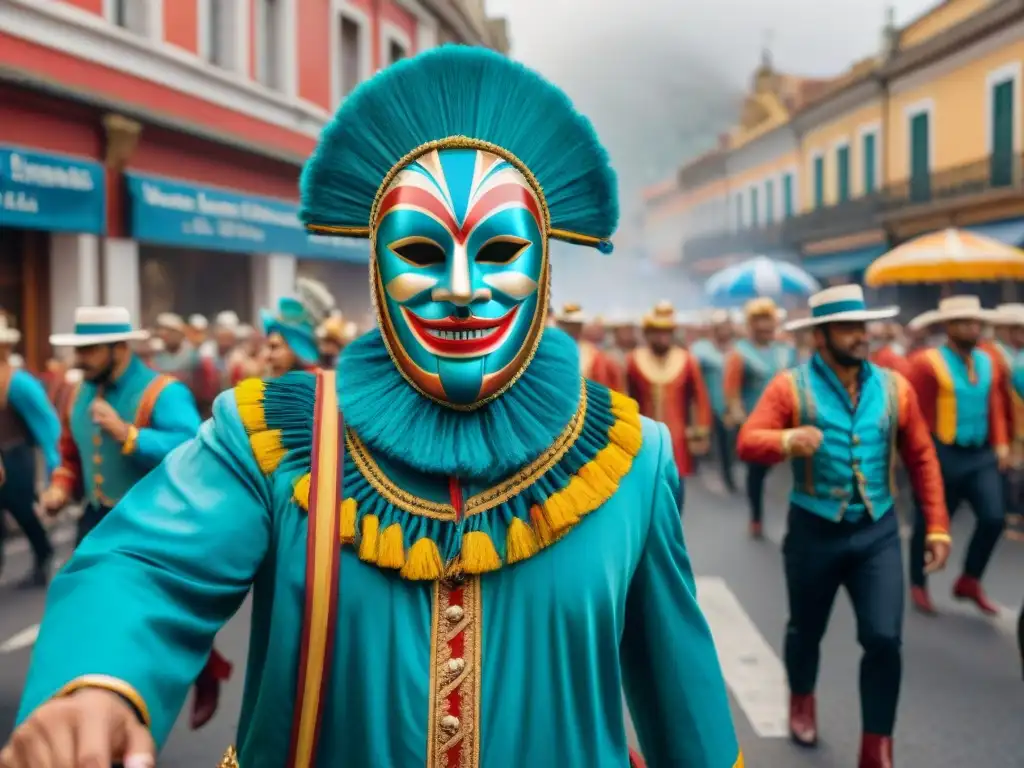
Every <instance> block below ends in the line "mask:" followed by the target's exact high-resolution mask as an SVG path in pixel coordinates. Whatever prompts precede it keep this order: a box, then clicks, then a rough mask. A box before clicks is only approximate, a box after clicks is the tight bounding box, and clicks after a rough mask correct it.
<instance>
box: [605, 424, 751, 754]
mask: <svg viewBox="0 0 1024 768" xmlns="http://www.w3.org/2000/svg"><path fill="white" fill-rule="evenodd" d="M658 432H659V435H660V436H661V441H660V442H661V456H660V460H659V473H658V479H657V485H656V487H655V489H654V496H653V500H652V508H651V510H650V512H649V514H650V515H651V522H650V528H649V530H648V532H647V541H646V543H645V545H644V551H643V554H642V555H641V560H640V564H639V566H638V567H637V570H636V573H634V575H633V580H632V583H631V584H630V588H629V595H628V598H627V602H626V618H625V624H626V629H625V633H624V636H623V638H622V645H621V652H622V656H623V667H624V670H625V691H626V698H627V701H628V702H629V709H630V712H632V714H633V722H634V725H635V726H636V731H637V734H638V735H639V737H640V751H641V752H642V754H643V756H644V759H645V760H646V761H647V764H648V765H649V766H650V768H733V767H734V766H736V765H740V764H741V763H740V762H739V760H740V756H739V747H738V746H737V743H736V732H735V729H734V727H733V722H732V713H731V712H730V710H729V699H728V695H727V694H726V689H725V682H724V680H723V679H722V672H721V669H720V667H719V664H718V655H717V653H716V652H715V644H714V641H713V639H712V637H711V631H710V630H709V629H708V625H707V622H706V621H705V620H704V615H703V614H702V613H701V610H700V607H699V606H698V605H697V599H696V594H695V585H694V580H693V570H692V569H691V567H690V557H689V555H688V554H687V552H686V544H685V542H684V540H683V529H682V525H681V522H680V509H679V482H680V481H679V471H678V470H677V469H676V466H675V461H674V459H673V457H672V443H671V438H670V437H669V433H668V429H667V428H666V427H665V426H664V425H659V427H658Z"/></svg>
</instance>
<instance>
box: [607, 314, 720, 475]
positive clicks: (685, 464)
mask: <svg viewBox="0 0 1024 768" xmlns="http://www.w3.org/2000/svg"><path fill="white" fill-rule="evenodd" d="M676 325H677V319H676V311H675V309H674V308H673V307H672V305H671V304H669V303H668V302H664V301H663V302H660V303H659V304H658V305H657V306H656V307H655V308H654V310H653V311H652V312H651V313H650V314H648V315H647V316H646V317H645V318H644V320H643V332H644V340H645V341H646V344H645V345H644V346H642V347H639V348H638V349H636V350H635V351H634V352H633V353H631V354H630V356H629V359H628V360H627V362H626V382H627V387H628V389H629V393H630V395H631V396H633V397H635V398H636V400H637V402H638V403H639V404H640V412H641V413H642V414H643V415H644V416H647V417H649V418H651V419H655V420H657V421H662V422H664V423H665V424H666V425H667V426H668V430H669V433H670V434H671V435H672V453H673V455H674V456H675V459H676V466H677V467H678V468H679V474H680V475H682V476H683V477H689V476H690V475H691V474H693V471H694V458H695V457H696V456H701V455H703V454H705V453H707V450H708V441H709V438H710V436H711V404H710V402H709V401H708V391H707V389H706V388H705V386H704V377H703V376H702V375H701V372H700V363H699V362H698V360H697V358H696V356H694V355H692V354H691V353H690V352H689V351H687V350H686V349H684V348H683V347H681V346H679V345H678V344H677V343H676V341H675V332H676Z"/></svg>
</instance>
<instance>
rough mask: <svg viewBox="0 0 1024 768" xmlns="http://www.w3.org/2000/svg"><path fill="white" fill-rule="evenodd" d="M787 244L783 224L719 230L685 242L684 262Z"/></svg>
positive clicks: (749, 252)
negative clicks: (732, 230)
mask: <svg viewBox="0 0 1024 768" xmlns="http://www.w3.org/2000/svg"><path fill="white" fill-rule="evenodd" d="M785 246H786V240H785V238H784V227H783V226H782V225H781V224H766V225H764V226H761V227H751V228H749V229H742V230H740V231H738V232H719V233H715V234H710V235H701V236H699V237H693V238H690V239H689V240H687V241H686V242H685V243H684V244H683V262H684V263H688V264H692V263H693V262H695V261H702V260H704V259H714V258H718V257H720V256H728V255H733V254H756V253H760V252H763V251H772V250H778V249H779V248H783V247H785Z"/></svg>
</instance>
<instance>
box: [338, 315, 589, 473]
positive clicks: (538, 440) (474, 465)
mask: <svg viewBox="0 0 1024 768" xmlns="http://www.w3.org/2000/svg"><path fill="white" fill-rule="evenodd" d="M580 391H581V390H580V369H579V353H578V350H577V347H576V344H575V343H574V342H573V340H572V339H571V338H569V337H568V336H567V335H566V334H564V333H562V332H561V331H558V330H555V329H548V330H546V331H545V332H544V336H543V337H542V339H541V342H540V344H539V346H538V347H537V352H536V354H535V355H534V358H533V360H532V362H531V363H530V364H529V366H527V368H526V370H525V371H523V374H522V375H521V376H520V377H519V380H518V381H516V383H515V384H514V385H513V386H512V387H510V388H509V389H508V391H507V392H505V393H504V394H503V395H502V396H501V397H498V398H496V399H495V400H493V401H492V402H490V403H488V404H487V405H485V406H483V407H481V408H478V409H476V410H473V411H459V410H455V409H452V408H446V407H444V406H443V405H440V404H438V403H435V402H434V401H432V400H430V399H428V398H426V397H424V396H423V395H421V394H420V393H419V392H417V391H416V390H415V389H413V388H412V387H411V386H409V384H408V382H406V380H405V379H404V378H403V377H402V375H401V374H400V373H399V371H398V369H397V368H395V364H394V362H393V361H392V360H391V357H390V356H389V355H388V352H387V348H386V347H385V346H384V341H383V339H382V338H381V336H380V333H378V332H376V331H374V332H372V333H368V334H366V335H364V336H362V337H360V338H359V339H357V340H356V341H354V342H352V343H351V344H350V345H349V346H347V347H346V348H345V350H344V352H343V353H342V355H341V360H340V361H339V363H338V398H339V402H340V404H341V410H342V413H344V414H345V422H346V426H347V427H348V428H349V429H350V430H352V431H353V432H354V433H355V434H356V435H358V437H359V439H360V440H361V441H362V442H363V443H364V444H365V445H366V446H367V447H368V448H369V449H370V451H372V452H373V453H374V454H377V455H382V456H384V457H387V458H389V459H391V460H394V461H397V462H399V463H401V464H404V465H406V466H408V467H411V468H412V469H415V470H418V471H420V472H425V473H428V474H438V475H447V476H457V477H461V478H467V479H469V478H472V479H475V480H482V481H488V480H496V479H499V478H503V477H507V476H508V475H510V474H512V473H513V472H515V471H516V470H518V469H520V468H521V467H523V466H525V465H527V464H529V463H530V462H532V461H534V460H535V459H536V458H537V457H538V456H540V455H541V454H542V453H544V451H546V450H547V449H548V448H550V447H551V445H552V444H553V443H555V441H556V440H557V439H558V437H559V435H560V434H561V433H562V432H563V430H565V428H566V425H568V424H569V422H570V421H571V420H572V418H573V417H574V415H575V414H576V411H577V408H578V406H579V402H580Z"/></svg>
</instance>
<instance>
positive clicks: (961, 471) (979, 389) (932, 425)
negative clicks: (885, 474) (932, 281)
mask: <svg viewBox="0 0 1024 768" xmlns="http://www.w3.org/2000/svg"><path fill="white" fill-rule="evenodd" d="M992 318H993V315H992V313H991V311H990V310H986V309H983V308H982V306H981V302H980V301H979V300H978V297H977V296H950V297H948V298H945V299H943V300H942V301H941V302H940V303H939V308H938V309H937V310H935V311H933V312H931V313H929V315H928V317H926V321H927V324H928V325H930V326H931V327H936V326H940V327H944V328H945V332H946V333H945V336H946V338H945V341H944V343H941V344H939V345H938V346H936V347H934V348H932V349H929V350H926V351H923V352H919V353H917V354H915V355H914V356H913V357H912V358H911V361H910V362H911V368H910V374H911V377H910V380H911V383H912V384H913V385H914V389H915V390H916V392H917V397H918V401H919V402H920V403H921V412H922V413H923V414H924V417H925V419H926V421H927V423H928V428H929V431H930V432H931V435H932V439H933V440H934V442H935V450H936V451H937V452H938V456H939V464H940V465H941V466H942V478H943V483H944V484H945V487H946V501H947V503H948V505H949V513H950V514H951V515H952V514H955V513H956V510H957V508H958V507H959V506H960V504H961V502H967V503H968V504H969V505H970V507H971V510H972V511H973V512H974V515H975V518H976V519H977V525H976V526H975V529H974V534H973V535H972V536H971V540H970V543H969V544H968V546H967V552H966V554H965V557H964V565H963V570H962V571H961V574H960V576H959V577H958V578H957V579H956V581H955V582H954V583H953V596H954V597H956V598H957V599H960V600H968V601H970V602H972V603H974V604H975V605H976V606H977V607H978V609H979V610H980V611H982V613H985V614H987V615H989V616H995V615H997V614H998V613H999V608H998V606H996V605H995V603H993V602H992V601H991V600H989V599H988V596H987V595H986V594H985V590H984V589H983V587H982V577H983V576H984V573H985V569H986V568H987V566H988V563H989V561H990V560H991V558H992V553H993V552H994V551H995V548H996V545H997V544H998V543H999V539H1000V537H1001V536H1002V535H1003V530H1004V527H1005V520H1006V508H1005V506H1004V493H1003V491H1004V486H1003V478H1002V476H1001V475H1002V473H1004V472H1005V471H1006V470H1008V469H1009V466H1010V434H1009V433H1010V419H1009V417H1008V415H1007V412H1008V408H1009V403H1008V399H1009V389H1010V384H1009V382H1008V381H1007V378H1009V373H1008V372H1007V371H1004V369H1003V367H1002V360H1001V358H999V354H1000V353H999V352H997V351H991V352H989V351H984V350H983V349H982V348H981V340H982V328H983V327H984V326H985V325H987V324H988V323H989V322H990V321H991V320H992ZM922 322H923V321H921V320H918V324H921V323H922ZM925 527H926V526H925V520H924V518H923V516H922V515H920V514H918V516H917V518H916V523H915V526H914V535H913V537H912V538H911V540H910V557H909V560H910V582H911V590H910V596H911V600H912V601H913V605H914V608H915V609H916V610H918V611H919V612H921V613H924V614H926V615H934V614H935V613H936V609H935V605H934V603H933V602H932V599H931V596H930V594H929V592H928V582H927V578H926V574H925V571H924V563H925V549H924V539H925Z"/></svg>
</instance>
